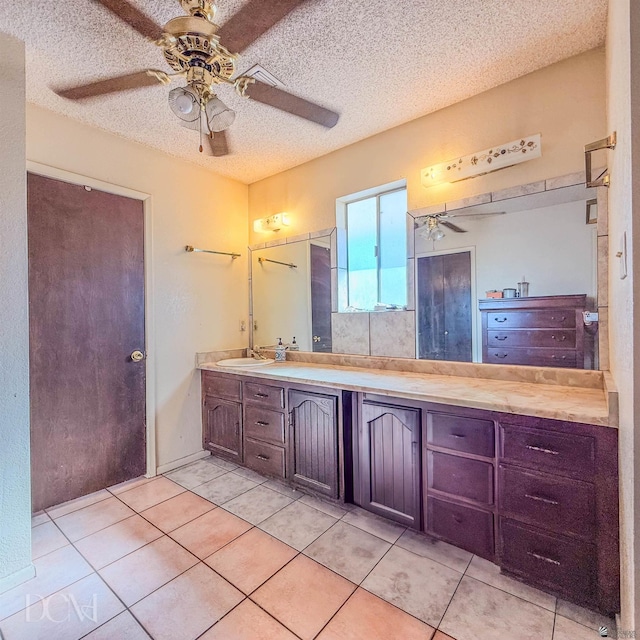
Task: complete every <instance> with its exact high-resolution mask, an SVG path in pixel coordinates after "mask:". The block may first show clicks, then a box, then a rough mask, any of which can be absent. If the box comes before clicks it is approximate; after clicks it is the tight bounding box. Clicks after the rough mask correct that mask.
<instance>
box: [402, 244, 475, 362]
mask: <svg viewBox="0 0 640 640" xmlns="http://www.w3.org/2000/svg"><path fill="white" fill-rule="evenodd" d="M452 253H469V254H470V260H471V265H470V268H471V305H472V307H471V312H472V313H471V362H482V344H481V341H480V340H479V339H478V337H479V336H480V335H481V333H480V323H481V322H482V317H481V316H480V313H479V311H478V309H477V308H476V307H474V306H473V305H474V304H477V301H478V293H477V289H478V283H477V271H476V248H475V247H474V246H471V247H456V248H455V249H442V250H441V251H427V252H423V253H416V255H415V260H414V265H413V269H414V272H413V281H414V292H413V293H414V296H415V298H414V300H415V309H416V356H417V355H418V354H419V353H420V332H419V327H418V260H419V259H420V258H432V257H434V256H445V255H450V254H452Z"/></svg>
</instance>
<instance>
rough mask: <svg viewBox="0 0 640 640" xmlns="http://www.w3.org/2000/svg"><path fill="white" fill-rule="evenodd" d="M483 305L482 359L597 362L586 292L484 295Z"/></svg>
mask: <svg viewBox="0 0 640 640" xmlns="http://www.w3.org/2000/svg"><path fill="white" fill-rule="evenodd" d="M479 308H480V311H481V313H482V361H483V362H487V363H490V364H518V365H531V366H543V367H564V368H578V369H591V368H593V337H592V335H591V334H589V333H587V332H586V331H585V326H584V320H583V315H582V314H583V312H584V311H585V310H586V309H587V297H586V295H571V296H541V297H532V298H502V299H489V300H480V301H479ZM593 328H594V329H595V327H593Z"/></svg>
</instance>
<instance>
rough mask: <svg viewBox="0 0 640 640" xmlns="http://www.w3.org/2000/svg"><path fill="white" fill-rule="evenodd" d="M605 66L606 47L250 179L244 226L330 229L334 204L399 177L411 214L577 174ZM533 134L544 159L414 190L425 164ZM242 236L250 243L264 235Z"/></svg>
mask: <svg viewBox="0 0 640 640" xmlns="http://www.w3.org/2000/svg"><path fill="white" fill-rule="evenodd" d="M604 69H605V56H604V51H603V50H600V49H599V50H594V51H590V52H587V53H585V54H582V55H579V56H576V57H574V58H570V59H568V60H565V61H563V62H560V63H557V64H554V65H552V66H550V67H547V68H545V69H542V70H540V71H536V72H535V73H531V74H529V75H527V76H524V77H522V78H519V79H517V80H514V81H513V82H509V83H507V84H504V85H502V86H500V87H497V88H495V89H492V90H490V91H487V92H485V93H483V94H480V95H478V96H475V97H473V98H470V99H469V100H465V101H464V102H460V103H458V104H456V105H453V106H451V107H447V108H446V109H442V110H441V111H437V112H435V113H432V114H430V115H427V116H425V117H423V118H419V119H418V120H414V121H412V122H409V123H407V124H404V125H402V126H399V127H396V128H394V129H390V130H389V131H385V132H383V133H380V134H378V135H376V136H373V137H371V138H368V139H366V140H363V141H361V142H358V143H356V144H353V145H351V146H349V147H345V148H344V149H340V150H339V151H335V152H334V153H331V154H329V155H326V156H323V157H321V158H318V159H316V160H313V161H311V162H308V163H306V164H303V165H301V166H299V167H296V168H294V169H290V170H289V171H285V172H283V173H280V174H277V175H275V176H272V177H270V178H267V179H265V180H261V181H260V182H256V183H254V184H252V185H250V187H249V219H250V222H251V221H252V220H254V219H256V218H262V217H265V216H268V215H271V214H273V213H278V212H280V211H287V212H288V213H290V214H291V221H292V224H291V227H289V228H288V229H287V230H286V232H281V233H282V234H283V235H284V234H285V233H286V235H296V234H298V233H303V232H306V231H313V230H317V229H323V228H327V227H331V226H333V225H334V224H335V201H336V198H338V197H340V196H345V195H348V194H351V193H355V192H357V191H361V190H364V189H367V188H370V187H375V186H378V185H382V184H386V183H389V182H392V181H395V180H398V179H401V178H406V179H407V188H408V200H409V208H410V209H415V208H419V207H423V206H427V205H429V204H435V203H439V202H449V201H452V200H456V199H458V198H463V197H467V196H470V195H473V194H480V193H487V192H490V191H496V190H499V189H503V188H506V187H511V186H515V185H519V184H524V183H528V182H533V181H536V180H541V179H544V178H549V177H554V176H560V175H564V174H568V173H572V172H575V171H580V170H582V169H583V168H584V160H583V148H584V145H585V144H586V143H587V142H591V141H593V140H597V139H598V138H601V137H603V135H604V134H605V122H606V116H605V72H604ZM407 91H410V88H407ZM363 117H366V115H365V114H363ZM533 133H541V134H542V149H543V155H542V158H539V159H536V160H532V161H530V162H525V163H523V164H521V165H518V166H516V167H512V168H509V169H506V170H503V171H497V172H495V173H492V174H488V175H486V176H482V177H479V178H474V179H471V180H466V181H463V182H458V183H455V184H452V185H441V186H437V187H431V188H430V189H425V188H423V187H422V185H421V184H420V170H421V169H423V168H424V167H426V166H429V165H432V164H435V163H437V162H442V161H446V160H450V159H451V158H452V157H454V156H456V155H459V154H467V153H473V152H474V151H479V150H481V149H485V148H487V147H490V146H491V145H494V144H501V143H504V142H508V141H509V140H514V139H517V138H519V137H521V136H523V135H528V134H533ZM249 234H250V242H251V243H255V242H261V241H264V239H265V235H264V234H256V233H254V232H253V230H252V229H250V230H249Z"/></svg>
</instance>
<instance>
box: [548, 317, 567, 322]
mask: <svg viewBox="0 0 640 640" xmlns="http://www.w3.org/2000/svg"><path fill="white" fill-rule="evenodd" d="M551 319H552V320H555V319H556V317H555V316H551ZM566 319H567V316H562V318H560V322H564V321H565V320H566Z"/></svg>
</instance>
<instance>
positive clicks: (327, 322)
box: [311, 244, 331, 353]
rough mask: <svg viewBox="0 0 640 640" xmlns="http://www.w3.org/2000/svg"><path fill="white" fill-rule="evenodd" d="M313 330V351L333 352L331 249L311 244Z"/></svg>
mask: <svg viewBox="0 0 640 640" xmlns="http://www.w3.org/2000/svg"><path fill="white" fill-rule="evenodd" d="M311 331H312V345H313V351H319V352H322V353H331V251H330V250H329V249H328V248H327V247H321V246H318V245H315V244H311Z"/></svg>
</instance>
